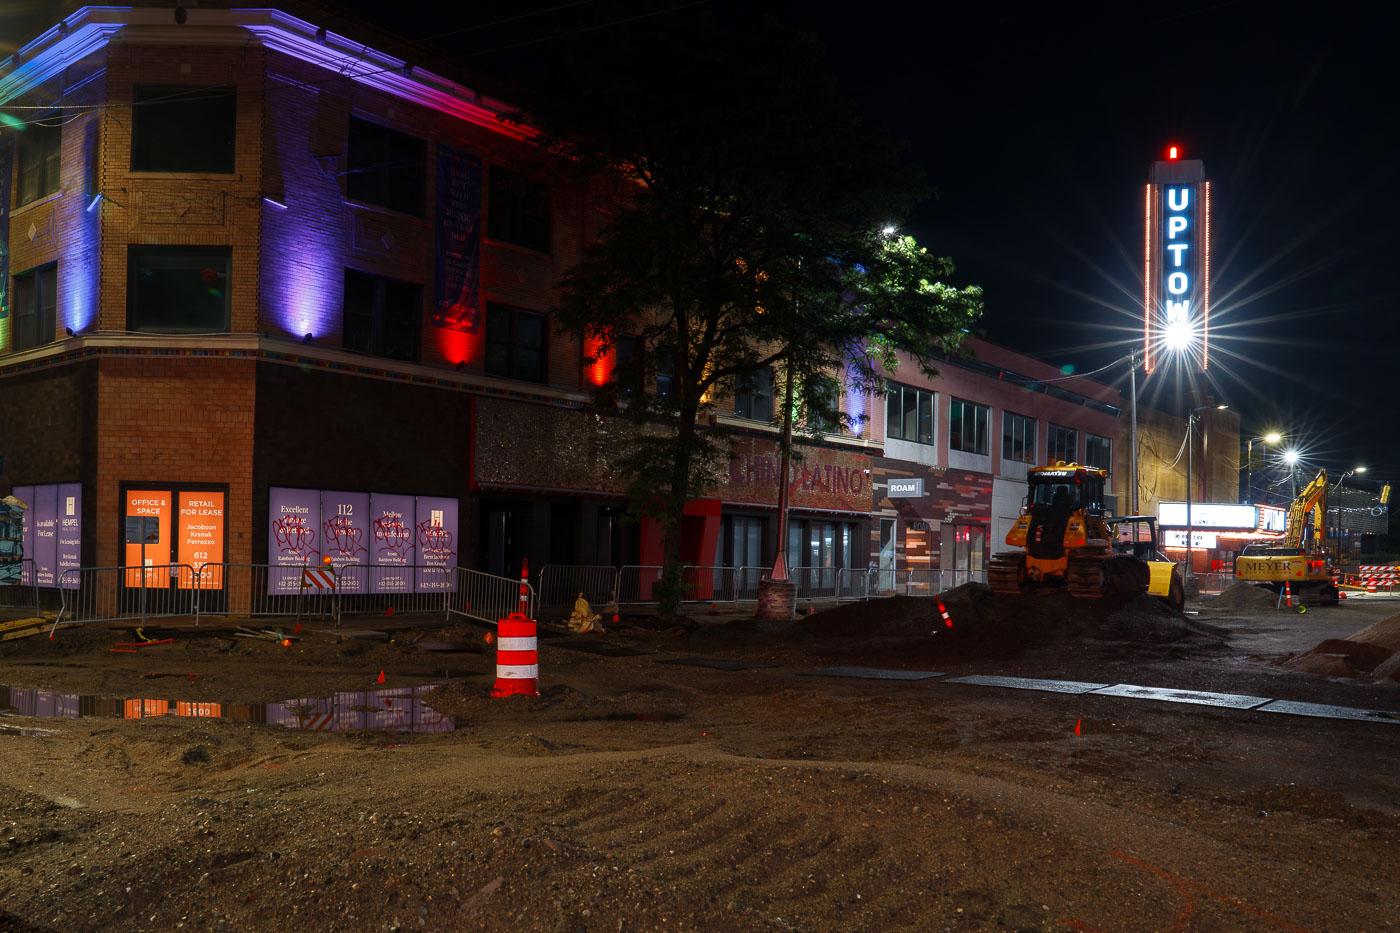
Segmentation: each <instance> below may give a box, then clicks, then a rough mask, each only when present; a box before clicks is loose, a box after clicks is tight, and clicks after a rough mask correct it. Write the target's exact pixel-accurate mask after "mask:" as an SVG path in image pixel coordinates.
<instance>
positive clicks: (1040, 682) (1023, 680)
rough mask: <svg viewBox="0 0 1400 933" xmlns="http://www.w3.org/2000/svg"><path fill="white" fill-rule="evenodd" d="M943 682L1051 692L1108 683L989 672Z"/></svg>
mask: <svg viewBox="0 0 1400 933" xmlns="http://www.w3.org/2000/svg"><path fill="white" fill-rule="evenodd" d="M943 682H944V683H945V684H976V685H977V686H979V687H1009V688H1010V689H1012V690H1047V691H1049V692H1051V693H1089V692H1090V691H1092V690H1102V689H1103V688H1104V687H1108V686H1111V685H1110V684H1090V683H1084V682H1082V681H1078V680H1044V679H1041V678H1035V677H996V676H993V675H990V674H974V675H972V676H970V677H951V678H949V679H948V680H945V681H943Z"/></svg>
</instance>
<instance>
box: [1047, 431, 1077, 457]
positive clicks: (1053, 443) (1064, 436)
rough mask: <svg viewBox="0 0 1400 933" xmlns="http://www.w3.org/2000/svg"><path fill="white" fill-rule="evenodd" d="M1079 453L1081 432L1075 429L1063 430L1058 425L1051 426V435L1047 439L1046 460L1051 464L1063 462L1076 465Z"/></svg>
mask: <svg viewBox="0 0 1400 933" xmlns="http://www.w3.org/2000/svg"><path fill="white" fill-rule="evenodd" d="M1078 453H1079V432H1078V431H1076V430H1075V429H1074V428H1062V427H1060V426H1059V425H1058V424H1051V425H1050V434H1049V436H1048V437H1047V438H1046V459H1047V460H1049V461H1050V462H1051V463H1058V462H1059V461H1061V460H1063V461H1064V462H1065V463H1074V462H1075V460H1076V458H1077V457H1078Z"/></svg>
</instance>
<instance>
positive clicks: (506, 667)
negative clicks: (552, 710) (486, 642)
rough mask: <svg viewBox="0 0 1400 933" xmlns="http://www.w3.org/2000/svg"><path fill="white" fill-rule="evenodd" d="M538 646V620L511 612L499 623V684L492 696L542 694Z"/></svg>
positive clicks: (497, 681)
mask: <svg viewBox="0 0 1400 933" xmlns="http://www.w3.org/2000/svg"><path fill="white" fill-rule="evenodd" d="M521 579H522V580H523V579H524V578H523V577H522V578H521ZM521 598H522V599H523V598H524V597H523V596H522V597H521ZM538 645H539V642H538V639H537V638H536V636H535V620H534V619H531V618H530V617H529V616H527V615H525V614H524V613H523V612H512V613H511V614H510V615H508V616H506V617H505V618H504V619H501V620H500V621H498V622H497V623H496V685H495V686H494V687H492V688H491V695H492V696H493V697H508V696H514V695H515V694H517V693H522V694H524V695H525V696H532V697H537V696H539V695H540V691H539V688H538V684H539V677H540V665H539V651H538Z"/></svg>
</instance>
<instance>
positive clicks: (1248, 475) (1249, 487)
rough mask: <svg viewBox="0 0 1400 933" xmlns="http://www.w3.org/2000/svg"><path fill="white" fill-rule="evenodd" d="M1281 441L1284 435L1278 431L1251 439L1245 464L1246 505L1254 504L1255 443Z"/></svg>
mask: <svg viewBox="0 0 1400 933" xmlns="http://www.w3.org/2000/svg"><path fill="white" fill-rule="evenodd" d="M1281 440H1283V435H1282V434H1280V433H1278V432H1277V431H1270V432H1269V433H1268V434H1264V435H1261V436H1259V437H1251V438H1250V439H1249V444H1248V445H1247V447H1246V451H1247V452H1246V453H1245V464H1244V501H1245V504H1246V505H1249V504H1251V503H1253V502H1254V442H1255V441H1263V442H1264V443H1266V444H1277V443H1278V442H1279V441H1281Z"/></svg>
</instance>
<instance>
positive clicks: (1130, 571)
mask: <svg viewBox="0 0 1400 933" xmlns="http://www.w3.org/2000/svg"><path fill="white" fill-rule="evenodd" d="M1107 479H1108V471H1107V470H1102V469H1098V468H1096V467H1088V466H1082V465H1080V464H1078V463H1065V462H1064V461H1059V462H1057V463H1056V464H1055V465H1054V466H1043V467H1031V468H1030V470H1029V471H1027V474H1026V485H1027V490H1026V499H1025V504H1024V505H1023V506H1022V508H1021V515H1020V517H1019V518H1018V519H1017V520H1016V524H1015V525H1014V526H1012V528H1011V530H1010V531H1009V532H1007V533H1006V543H1007V544H1009V545H1011V546H1012V547H1015V548H1021V549H1022V550H1018V551H1003V552H1001V553H999V554H995V555H993V556H992V559H991V562H990V564H989V565H988V571H987V582H988V584H989V585H990V586H991V588H992V590H993V591H994V592H997V593H1005V594H1008V595H1015V594H1018V593H1025V592H1028V591H1029V590H1031V589H1034V588H1035V587H1037V586H1064V587H1065V588H1066V589H1068V590H1069V593H1070V595H1071V596H1074V597H1076V598H1081V599H1102V598H1103V597H1105V596H1130V595H1133V594H1135V593H1150V594H1151V595H1153V596H1156V597H1158V598H1159V599H1161V600H1163V601H1164V602H1165V603H1166V604H1167V605H1168V606H1170V607H1171V608H1173V609H1177V610H1180V609H1181V608H1182V606H1184V605H1185V603H1186V584H1185V582H1184V581H1183V580H1182V577H1181V571H1180V570H1179V569H1178V568H1177V566H1176V564H1175V563H1174V562H1173V561H1169V560H1167V559H1166V558H1165V556H1163V555H1162V554H1161V552H1160V551H1159V549H1158V546H1157V523H1156V519H1154V518H1152V517H1150V516H1143V515H1129V516H1118V517H1110V516H1109V514H1108V511H1107V510H1106V509H1105V508H1104V506H1103V487H1104V482H1105V480H1107ZM1144 531H1145V532H1146V535H1147V536H1146V538H1144V537H1143V532H1144ZM1125 533H1126V535H1127V536H1126V537H1125Z"/></svg>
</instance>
